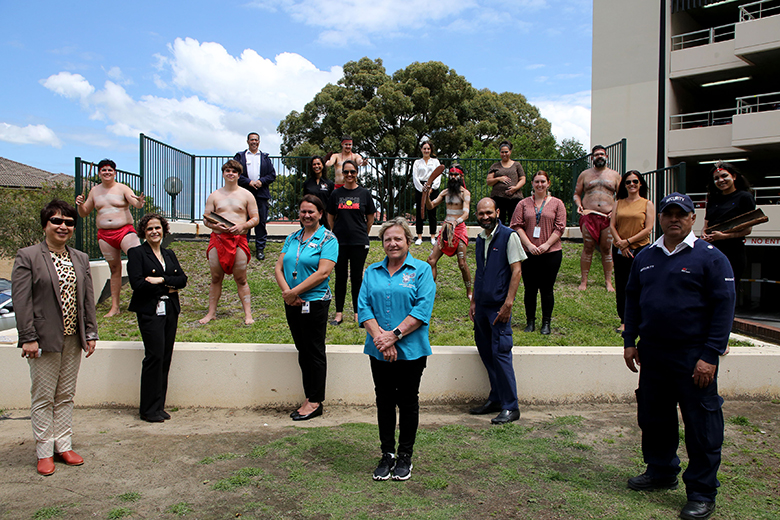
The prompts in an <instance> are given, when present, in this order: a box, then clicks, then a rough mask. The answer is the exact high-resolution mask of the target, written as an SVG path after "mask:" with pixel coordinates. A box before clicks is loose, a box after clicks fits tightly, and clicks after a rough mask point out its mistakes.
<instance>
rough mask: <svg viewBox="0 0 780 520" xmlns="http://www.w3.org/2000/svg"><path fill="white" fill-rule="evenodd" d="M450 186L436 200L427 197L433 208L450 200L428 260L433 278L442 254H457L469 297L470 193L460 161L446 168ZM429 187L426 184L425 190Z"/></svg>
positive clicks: (429, 205)
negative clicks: (467, 225)
mask: <svg viewBox="0 0 780 520" xmlns="http://www.w3.org/2000/svg"><path fill="white" fill-rule="evenodd" d="M447 178H448V182H447V187H446V188H445V189H444V190H442V192H441V193H439V196H438V197H436V198H435V199H433V200H428V201H427V203H426V207H427V208H428V209H433V208H435V207H436V206H438V205H439V204H441V203H442V202H445V201H446V204H447V219H446V220H445V221H444V222H443V223H442V227H441V231H440V232H439V238H438V240H437V241H436V245H434V246H433V251H432V252H431V256H429V257H428V263H429V264H430V266H431V270H432V271H433V280H434V281H436V275H437V272H436V264H437V263H438V262H439V259H440V258H441V256H442V255H447V256H454V255H455V254H456V253H457V255H458V268H460V274H461V276H462V277H463V283H464V285H465V286H466V297H467V298H468V299H469V300H471V273H470V272H469V265H468V263H466V250H467V249H468V245H469V235H468V231H467V230H466V220H468V218H469V205H470V204H471V193H470V192H469V190H467V189H466V186H465V185H464V182H463V170H462V169H461V167H460V165H459V164H457V163H456V164H453V165H452V166H451V167H450V169H449V171H448V172H447ZM426 189H430V188H428V185H427V184H426V185H425V186H424V187H423V190H426Z"/></svg>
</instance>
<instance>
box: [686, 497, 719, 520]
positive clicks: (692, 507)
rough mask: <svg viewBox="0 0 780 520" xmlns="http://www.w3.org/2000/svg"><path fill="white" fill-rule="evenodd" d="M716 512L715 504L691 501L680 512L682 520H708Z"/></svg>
mask: <svg viewBox="0 0 780 520" xmlns="http://www.w3.org/2000/svg"><path fill="white" fill-rule="evenodd" d="M714 511H715V502H694V501H693V500H689V501H688V502H687V503H686V504H685V506H683V508H682V510H680V518H683V519H685V520H707V518H709V517H711V516H712V513H713V512H714Z"/></svg>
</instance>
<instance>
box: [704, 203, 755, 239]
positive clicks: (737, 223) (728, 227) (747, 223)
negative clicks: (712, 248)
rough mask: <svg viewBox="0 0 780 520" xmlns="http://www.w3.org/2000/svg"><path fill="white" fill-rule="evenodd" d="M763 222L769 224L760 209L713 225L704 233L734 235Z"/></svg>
mask: <svg viewBox="0 0 780 520" xmlns="http://www.w3.org/2000/svg"><path fill="white" fill-rule="evenodd" d="M764 222H769V217H767V216H766V215H764V212H763V211H761V208H758V209H754V210H753V211H749V212H747V213H744V214H742V215H739V216H737V217H734V218H732V219H729V220H727V221H725V222H721V223H720V224H714V225H712V226H710V227H708V228H707V229H705V230H704V232H705V233H707V234H708V235H709V234H710V233H712V232H713V231H720V232H724V231H731V232H732V233H736V232H739V231H742V230H744V229H747V228H749V227H753V226H757V225H759V224H763V223H764Z"/></svg>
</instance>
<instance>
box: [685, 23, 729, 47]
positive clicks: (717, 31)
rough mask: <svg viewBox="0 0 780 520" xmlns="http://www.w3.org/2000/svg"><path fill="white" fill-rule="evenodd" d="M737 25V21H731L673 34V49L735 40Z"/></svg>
mask: <svg viewBox="0 0 780 520" xmlns="http://www.w3.org/2000/svg"><path fill="white" fill-rule="evenodd" d="M736 25H737V24H736V23H730V24H726V25H719V26H717V27H710V28H708V29H702V30H699V31H691V32H687V33H684V34H678V35H677V36H672V51H679V50H682V49H689V48H691V47H699V46H701V45H709V44H711V43H719V42H725V41H728V40H733V39H734V33H735V31H736Z"/></svg>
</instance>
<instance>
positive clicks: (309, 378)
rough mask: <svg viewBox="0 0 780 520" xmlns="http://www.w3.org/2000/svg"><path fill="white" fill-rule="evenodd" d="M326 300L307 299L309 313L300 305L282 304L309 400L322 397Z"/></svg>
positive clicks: (325, 369) (315, 401) (326, 363)
mask: <svg viewBox="0 0 780 520" xmlns="http://www.w3.org/2000/svg"><path fill="white" fill-rule="evenodd" d="M328 307H330V300H327V301H315V302H309V313H308V314H303V313H302V312H301V307H295V306H290V305H287V304H285V305H284V313H285V315H286V316H287V325H289V326H290V333H291V334H292V337H293V342H295V348H296V349H298V365H299V366H300V367H301V378H302V380H303V393H304V394H305V395H306V398H307V399H308V400H309V401H311V402H312V403H321V402H322V401H324V400H325V377H326V375H327V372H328V361H327V357H326V356H325V333H326V331H327V326H328Z"/></svg>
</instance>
